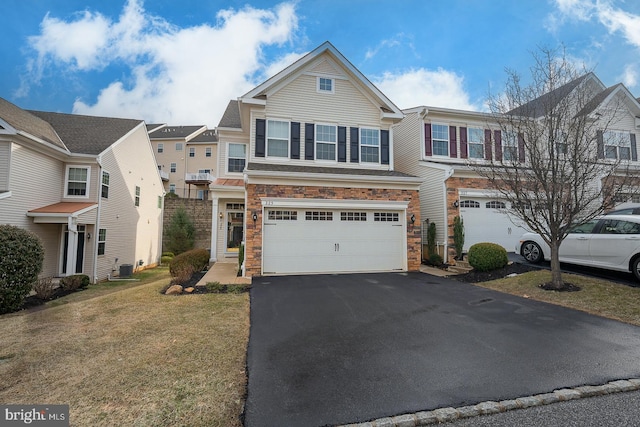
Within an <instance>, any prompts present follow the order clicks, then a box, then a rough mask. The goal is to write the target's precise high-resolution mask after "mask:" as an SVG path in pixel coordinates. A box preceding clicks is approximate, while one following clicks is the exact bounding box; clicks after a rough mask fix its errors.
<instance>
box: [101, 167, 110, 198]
mask: <svg viewBox="0 0 640 427" xmlns="http://www.w3.org/2000/svg"><path fill="white" fill-rule="evenodd" d="M105 173H106V174H107V175H108V176H109V184H105V183H104V182H102V178H103V177H104V174H105ZM104 185H106V186H107V193H110V192H111V174H110V173H109V171H106V170H103V171H102V173H101V174H100V197H101V198H103V199H108V198H109V194H107V197H103V196H102V186H104Z"/></svg>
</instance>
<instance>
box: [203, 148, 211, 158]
mask: <svg viewBox="0 0 640 427" xmlns="http://www.w3.org/2000/svg"><path fill="white" fill-rule="evenodd" d="M204 156H205V157H211V147H206V148H205V149H204Z"/></svg>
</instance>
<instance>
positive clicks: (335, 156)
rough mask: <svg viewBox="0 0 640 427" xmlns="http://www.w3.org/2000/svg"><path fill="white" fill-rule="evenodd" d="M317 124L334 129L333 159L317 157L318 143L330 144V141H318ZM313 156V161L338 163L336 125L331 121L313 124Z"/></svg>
mask: <svg viewBox="0 0 640 427" xmlns="http://www.w3.org/2000/svg"><path fill="white" fill-rule="evenodd" d="M318 126H327V127H332V128H334V129H335V133H334V134H335V136H336V140H335V142H333V145H334V151H333V159H319V158H318V144H319V143H320V144H331V142H330V141H318ZM313 157H314V161H316V162H319V163H338V125H336V124H333V123H314V124H313Z"/></svg>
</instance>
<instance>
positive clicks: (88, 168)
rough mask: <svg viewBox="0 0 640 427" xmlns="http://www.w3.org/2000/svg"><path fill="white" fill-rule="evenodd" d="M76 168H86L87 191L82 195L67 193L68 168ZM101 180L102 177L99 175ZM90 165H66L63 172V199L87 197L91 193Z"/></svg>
mask: <svg viewBox="0 0 640 427" xmlns="http://www.w3.org/2000/svg"><path fill="white" fill-rule="evenodd" d="M71 168H77V169H86V170H87V191H86V192H85V195H84V196H78V195H69V169H71ZM100 179H101V181H102V177H100ZM90 190H91V166H89V165H67V167H66V169H65V172H64V196H63V198H65V199H88V198H89V194H90V193H91V191H90Z"/></svg>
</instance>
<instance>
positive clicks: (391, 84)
mask: <svg viewBox="0 0 640 427" xmlns="http://www.w3.org/2000/svg"><path fill="white" fill-rule="evenodd" d="M372 81H373V82H374V84H375V85H376V86H377V87H378V88H379V89H380V90H381V91H382V92H383V93H384V94H385V95H387V96H388V97H389V99H391V101H393V102H394V103H395V104H396V105H397V106H398V107H400V108H401V109H405V108H411V107H417V106H420V105H427V106H437V107H444V108H454V109H460V110H474V111H477V110H479V108H480V107H479V106H477V105H474V104H473V103H472V102H471V101H470V100H469V95H468V94H467V93H466V92H465V90H464V78H463V77H461V76H458V75H457V74H456V73H454V72H451V71H447V70H443V69H441V68H439V69H438V70H436V71H432V70H426V69H424V68H418V69H411V70H409V71H407V72H403V73H398V74H394V73H385V74H383V75H382V77H379V78H377V79H373V80H372Z"/></svg>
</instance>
